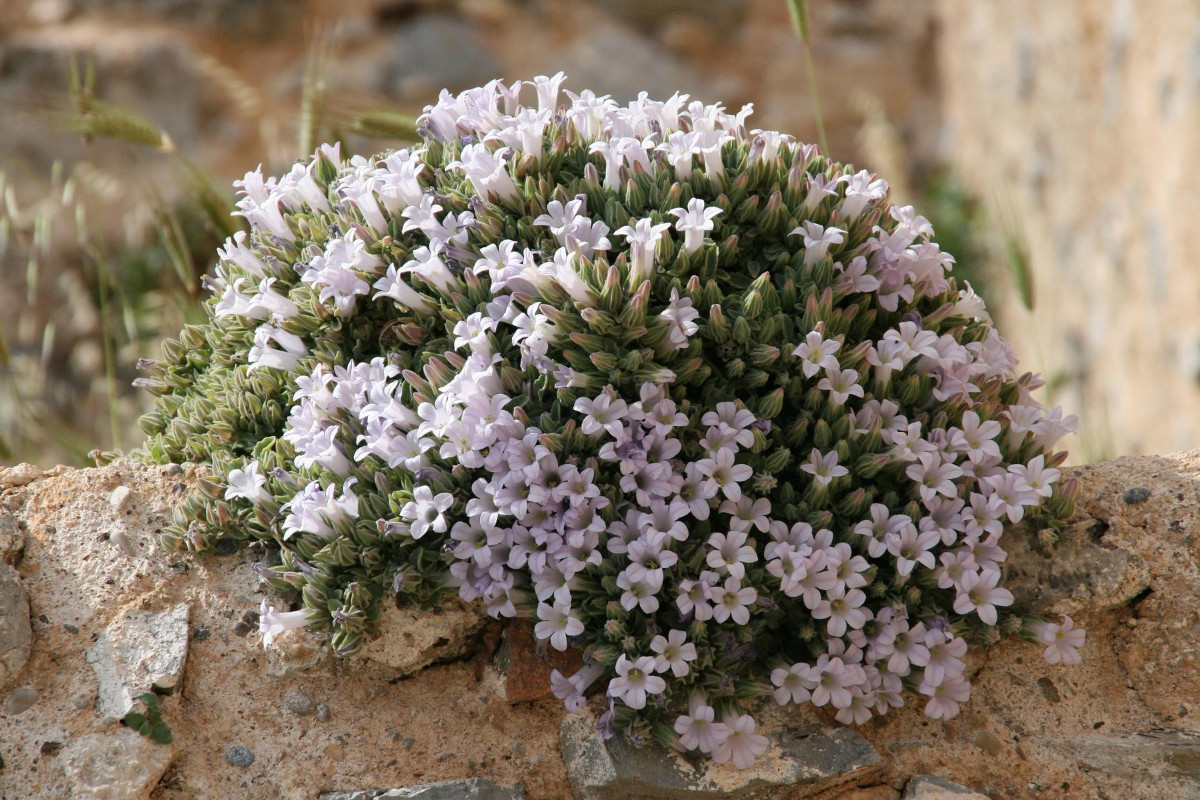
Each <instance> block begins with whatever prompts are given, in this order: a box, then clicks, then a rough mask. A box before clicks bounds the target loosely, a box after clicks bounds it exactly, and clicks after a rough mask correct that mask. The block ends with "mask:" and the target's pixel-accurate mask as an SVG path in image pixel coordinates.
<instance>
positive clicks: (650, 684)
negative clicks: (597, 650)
mask: <svg viewBox="0 0 1200 800" xmlns="http://www.w3.org/2000/svg"><path fill="white" fill-rule="evenodd" d="M614 669H615V670H616V673H617V677H615V678H613V679H612V680H611V681H609V682H608V695H609V697H615V698H617V699H619V700H622V701H624V702H625V705H627V706H629V707H630V708H633V709H639V708H645V707H646V695H650V694H661V693H662V692H663V690H665V689H666V688H667V682H666V681H665V680H663V679H662V678H660V677H658V676H657V675H655V674H654V659H653V658H651V657H650V656H642V657H641V658H638V659H637V660H635V661H630V660H629V659H628V658H626V657H625V654H624V653H622V654H621V655H620V656H618V657H617V664H616V666H615V667H614Z"/></svg>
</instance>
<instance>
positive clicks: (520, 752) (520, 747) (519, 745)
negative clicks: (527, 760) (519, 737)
mask: <svg viewBox="0 0 1200 800" xmlns="http://www.w3.org/2000/svg"><path fill="white" fill-rule="evenodd" d="M525 752H526V751H525V744H524V743H523V742H516V743H514V744H513V754H515V755H516V757H517V758H524V757H525Z"/></svg>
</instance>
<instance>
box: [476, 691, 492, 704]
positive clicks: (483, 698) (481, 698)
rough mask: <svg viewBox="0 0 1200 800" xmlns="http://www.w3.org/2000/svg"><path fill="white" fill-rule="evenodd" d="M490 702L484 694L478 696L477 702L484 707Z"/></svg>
mask: <svg viewBox="0 0 1200 800" xmlns="http://www.w3.org/2000/svg"><path fill="white" fill-rule="evenodd" d="M491 701H492V698H490V697H488V696H487V695H486V694H481V695H479V702H481V703H483V704H484V705H485V706H486V705H487V704H488V703H490V702H491Z"/></svg>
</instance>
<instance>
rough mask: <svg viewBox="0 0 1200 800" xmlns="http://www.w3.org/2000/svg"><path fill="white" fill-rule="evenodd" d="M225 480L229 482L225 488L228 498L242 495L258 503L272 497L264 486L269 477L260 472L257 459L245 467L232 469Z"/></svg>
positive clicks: (226, 497) (241, 496)
mask: <svg viewBox="0 0 1200 800" xmlns="http://www.w3.org/2000/svg"><path fill="white" fill-rule="evenodd" d="M225 480H226V483H228V484H229V486H228V487H227V488H226V489H225V499H226V500H232V499H234V498H235V497H240V498H243V499H245V500H249V501H250V502H252V503H255V504H257V503H259V502H261V501H263V500H270V499H271V495H270V494H269V493H268V492H267V490H266V489H264V488H263V487H264V486H266V485H267V478H266V476H265V475H260V474H259V472H258V462H257V461H251V462H250V463H249V464H247V465H246V468H245V469H232V470H230V471H229V475H228V476H227V477H226V479H225Z"/></svg>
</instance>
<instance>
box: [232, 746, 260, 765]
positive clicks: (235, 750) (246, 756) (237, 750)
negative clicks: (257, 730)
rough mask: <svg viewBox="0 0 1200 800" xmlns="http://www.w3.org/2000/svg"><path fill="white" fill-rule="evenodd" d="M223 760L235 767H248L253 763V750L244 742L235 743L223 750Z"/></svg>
mask: <svg viewBox="0 0 1200 800" xmlns="http://www.w3.org/2000/svg"><path fill="white" fill-rule="evenodd" d="M225 760H226V761H228V762H229V763H230V764H233V765H234V766H235V767H248V766H250V765H251V764H253V763H254V751H253V750H251V749H250V748H249V747H246V745H244V744H235V745H233V746H232V747H230V748H229V749H228V750H226V751H225Z"/></svg>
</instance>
